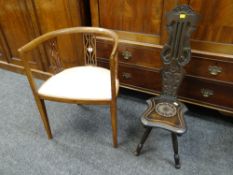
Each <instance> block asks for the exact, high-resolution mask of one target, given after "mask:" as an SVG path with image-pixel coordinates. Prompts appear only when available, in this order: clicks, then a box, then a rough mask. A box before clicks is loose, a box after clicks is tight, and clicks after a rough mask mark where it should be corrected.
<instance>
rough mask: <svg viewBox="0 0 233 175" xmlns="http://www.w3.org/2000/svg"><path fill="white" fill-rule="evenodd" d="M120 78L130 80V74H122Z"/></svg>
mask: <svg viewBox="0 0 233 175" xmlns="http://www.w3.org/2000/svg"><path fill="white" fill-rule="evenodd" d="M122 77H124V78H125V79H130V78H132V75H131V73H128V72H123V73H122Z"/></svg>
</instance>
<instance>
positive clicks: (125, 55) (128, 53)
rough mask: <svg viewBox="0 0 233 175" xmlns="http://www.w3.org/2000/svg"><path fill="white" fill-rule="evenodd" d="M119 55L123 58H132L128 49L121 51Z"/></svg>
mask: <svg viewBox="0 0 233 175" xmlns="http://www.w3.org/2000/svg"><path fill="white" fill-rule="evenodd" d="M121 55H122V56H123V58H124V59H125V60H129V59H130V58H132V53H131V52H129V51H128V50H125V51H123V52H122V54H121Z"/></svg>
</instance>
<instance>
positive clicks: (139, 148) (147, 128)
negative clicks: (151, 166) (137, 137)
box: [135, 127, 152, 156]
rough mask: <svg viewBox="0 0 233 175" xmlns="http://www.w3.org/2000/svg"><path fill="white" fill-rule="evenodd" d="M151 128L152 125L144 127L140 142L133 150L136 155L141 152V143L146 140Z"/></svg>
mask: <svg viewBox="0 0 233 175" xmlns="http://www.w3.org/2000/svg"><path fill="white" fill-rule="evenodd" d="M151 130H152V127H146V131H145V132H144V134H143V136H142V139H141V141H140V143H139V144H138V146H137V149H136V151H135V155H136V156H139V154H140V153H141V150H142V148H143V145H144V143H145V141H146V140H147V138H148V136H149V134H150V132H151Z"/></svg>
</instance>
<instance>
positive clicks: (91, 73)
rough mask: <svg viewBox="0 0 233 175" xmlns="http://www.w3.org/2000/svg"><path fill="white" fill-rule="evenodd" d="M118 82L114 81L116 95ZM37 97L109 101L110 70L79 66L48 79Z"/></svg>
mask: <svg viewBox="0 0 233 175" xmlns="http://www.w3.org/2000/svg"><path fill="white" fill-rule="evenodd" d="M118 90H119V81H118V80H117V79H116V93H118ZM38 93H39V95H42V96H47V97H55V98H67V99H73V100H77V99H79V100H111V75H110V70H109V69H105V68H102V67H96V66H79V67H73V68H69V69H65V70H64V71H62V72H60V73H58V74H56V75H54V76H52V77H51V78H49V79H48V80H47V81H46V82H45V83H44V84H43V85H42V86H41V87H40V88H39V90H38Z"/></svg>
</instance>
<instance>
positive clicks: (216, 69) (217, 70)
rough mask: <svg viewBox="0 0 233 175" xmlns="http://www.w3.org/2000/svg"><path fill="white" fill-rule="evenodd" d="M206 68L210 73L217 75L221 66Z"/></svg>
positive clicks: (220, 70)
mask: <svg viewBox="0 0 233 175" xmlns="http://www.w3.org/2000/svg"><path fill="white" fill-rule="evenodd" d="M208 70H209V73H210V74H211V75H218V74H219V73H221V72H222V67H219V66H209V68H208Z"/></svg>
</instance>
